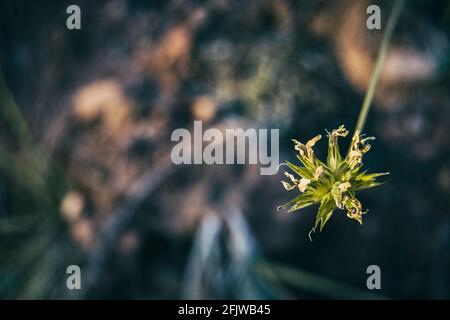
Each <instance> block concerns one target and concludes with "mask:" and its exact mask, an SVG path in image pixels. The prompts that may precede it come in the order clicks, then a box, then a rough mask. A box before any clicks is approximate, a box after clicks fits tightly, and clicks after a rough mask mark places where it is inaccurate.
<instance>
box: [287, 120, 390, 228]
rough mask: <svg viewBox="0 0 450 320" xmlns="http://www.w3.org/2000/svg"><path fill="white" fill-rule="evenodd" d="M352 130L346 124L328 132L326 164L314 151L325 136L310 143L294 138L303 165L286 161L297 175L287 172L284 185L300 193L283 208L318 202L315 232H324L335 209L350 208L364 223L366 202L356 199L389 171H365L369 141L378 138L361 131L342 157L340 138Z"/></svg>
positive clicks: (301, 206)
mask: <svg viewBox="0 0 450 320" xmlns="http://www.w3.org/2000/svg"><path fill="white" fill-rule="evenodd" d="M348 133H349V132H348V130H347V129H345V127H344V126H343V125H342V126H340V127H339V128H337V129H335V130H333V131H332V132H327V136H328V157H327V163H326V164H325V163H323V162H322V161H321V160H319V159H318V158H316V157H315V155H314V150H313V146H314V145H315V144H316V143H317V141H319V140H320V139H321V138H322V136H321V135H317V136H315V137H314V138H313V139H311V140H309V141H308V142H307V143H306V144H303V143H301V142H299V141H297V140H294V139H293V140H292V141H293V142H294V146H295V147H294V148H295V150H297V151H298V154H297V158H298V159H299V160H300V162H301V164H302V165H301V166H298V165H295V164H293V163H290V162H288V161H286V162H285V164H286V165H287V166H288V167H289V168H290V169H291V170H292V171H293V174H291V173H289V172H285V173H284V174H285V175H286V177H288V178H289V182H286V181H282V184H283V186H284V188H285V189H286V190H292V189H295V187H297V188H298V189H299V191H300V194H299V195H298V196H297V197H296V198H294V199H293V200H291V201H289V202H288V203H286V204H284V205H282V206H281V208H283V209H285V210H287V211H288V212H292V211H296V210H299V209H302V208H305V207H308V206H310V205H312V204H315V203H318V204H319V211H318V213H317V216H316V222H315V226H314V228H313V231H314V230H315V228H316V227H317V226H319V228H320V231H322V229H323V227H324V226H325V224H326V223H327V221H328V220H329V219H330V217H331V215H332V214H333V212H334V210H335V209H342V210H347V217H349V218H350V219H354V220H356V221H358V222H359V223H360V224H362V215H363V214H365V213H366V212H367V211H363V210H362V204H361V202H359V200H358V199H356V197H355V193H356V191H358V190H361V189H367V188H372V187H375V186H378V185H380V184H381V183H380V182H378V181H376V178H377V177H379V176H383V175H386V174H387V173H371V174H367V173H366V171H363V170H361V169H362V165H363V163H362V159H363V156H364V154H365V153H367V152H368V151H369V150H370V144H368V142H369V141H370V140H374V139H375V138H374V137H368V138H364V137H363V135H361V133H360V132H359V131H356V132H355V134H354V136H353V138H352V141H351V144H350V148H349V151H348V153H347V155H346V157H345V158H344V159H342V156H341V153H340V150H339V145H338V138H339V137H346V136H347V135H348Z"/></svg>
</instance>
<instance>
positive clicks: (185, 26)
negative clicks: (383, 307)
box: [0, 0, 450, 299]
mask: <svg viewBox="0 0 450 320" xmlns="http://www.w3.org/2000/svg"><path fill="white" fill-rule="evenodd" d="M70 4H77V5H79V6H80V8H81V26H82V28H81V30H68V29H67V28H66V19H67V17H68V15H67V14H66V8H67V7H68V6H69V5H70ZM369 4H378V5H379V6H380V8H381V18H382V26H383V27H384V26H385V24H386V21H387V17H388V15H389V13H390V10H391V7H392V1H373V2H372V1H371V2H370V3H369V2H368V1H365V0H345V1H344V0H339V1H319V0H315V1H314V0H299V1H293V0H258V1H245V2H242V1H232V0H210V1H196V0H172V1H166V0H148V1H138V0H134V1H131V0H130V1H125V0H123V1H122V0H111V1H81V0H80V1H50V0H45V1H39V2H37V1H31V0H30V1H22V0H19V1H12V0H11V1H1V3H0V71H1V73H0V298H32V299H46V298H56V299H65V298H75V299H92V298H108V299H117V298H125V299H163V298H175V299H177V298H200V299H202V298H212V299H215V298H233V299H249V298H252V299H291V298H300V299H302V298H326V299H335V298H357V299H364V298H426V299H440V298H450V200H449V198H450V197H449V196H450V161H449V160H450V144H449V141H450V139H449V133H448V128H449V127H450V91H449V80H450V64H449V63H450V61H449V43H448V40H449V37H448V36H449V32H450V3H449V2H448V1H444V0H437V1H425V0H417V1H407V2H406V6H405V8H404V10H403V12H402V14H401V17H400V20H399V23H398V25H397V27H396V29H395V31H394V36H393V39H392V43H391V48H390V51H389V53H388V56H387V60H386V64H385V67H384V69H383V72H382V74H381V78H380V82H379V87H378V88H377V93H376V97H375V100H374V105H373V108H372V110H371V112H370V114H369V117H368V120H367V123H366V126H365V131H366V133H367V134H369V135H374V136H376V137H377V140H376V141H375V142H374V144H373V146H372V150H371V151H370V152H369V153H368V154H367V156H366V158H365V164H366V166H367V168H368V169H369V170H370V171H372V172H385V171H389V172H390V173H391V174H390V175H389V176H387V178H386V179H385V180H386V184H385V185H383V186H381V187H379V188H376V189H372V190H369V191H363V192H361V193H360V195H359V198H360V200H361V202H362V203H363V205H364V207H365V208H368V209H370V212H369V213H368V214H367V215H365V216H364V223H363V225H361V226H360V225H359V224H358V223H356V222H355V221H353V220H349V219H348V218H347V217H346V216H345V213H344V212H343V211H336V212H335V214H334V215H333V217H332V218H331V220H330V221H329V222H328V224H327V226H326V228H325V229H324V231H323V232H321V233H319V232H316V233H315V234H314V235H313V241H312V242H311V241H310V240H309V239H308V232H309V231H310V229H311V227H312V226H313V224H314V219H315V214H316V210H317V208H316V207H309V208H307V209H304V210H301V211H298V212H296V213H293V214H287V213H283V212H277V211H276V207H277V206H278V205H280V204H282V203H285V202H286V201H287V200H289V199H291V198H292V197H293V194H292V193H289V192H286V191H285V190H284V189H283V188H282V185H281V183H280V180H281V179H282V175H281V174H278V175H273V176H261V175H260V174H259V166H257V165H212V166H207V165H184V166H174V165H173V164H172V162H171V161H170V152H171V148H172V147H173V145H174V143H172V142H171V141H170V135H171V133H172V131H173V130H174V129H176V128H188V129H191V128H192V125H193V121H194V120H202V121H203V124H204V127H205V128H206V127H215V128H279V129H280V161H283V160H290V161H295V150H294V149H293V146H292V143H291V141H290V139H291V138H295V139H298V140H300V141H303V142H305V141H307V140H308V139H310V138H311V137H313V136H315V135H317V134H324V133H325V129H328V130H331V129H333V128H337V127H338V126H339V125H341V124H344V125H346V127H347V128H350V129H351V130H353V128H354V126H355V123H356V120H357V117H358V113H359V109H360V106H361V103H362V100H363V98H364V94H365V91H366V88H367V84H368V81H369V78H370V76H371V71H372V68H373V65H374V60H375V58H376V53H377V50H378V47H379V43H380V38H381V35H382V31H378V30H374V31H369V30H367V28H366V17H367V15H366V8H367V6H368V5H369ZM325 145H326V143H325V142H324V141H322V143H319V145H318V146H317V152H318V154H319V156H322V157H323V156H324V155H326V146H325ZM347 145H348V144H347ZM347 145H346V144H345V143H344V144H343V145H342V146H341V147H342V148H346V147H347ZM343 150H344V149H343ZM73 264H76V265H79V266H80V267H81V272H82V290H79V291H77V290H75V291H69V290H67V288H66V278H67V276H68V275H67V274H66V268H67V266H69V265H73ZM372 264H376V265H379V266H380V268H381V286H382V289H381V290H374V291H369V290H367V288H366V279H367V277H368V275H367V274H366V268H367V267H368V266H369V265H372Z"/></svg>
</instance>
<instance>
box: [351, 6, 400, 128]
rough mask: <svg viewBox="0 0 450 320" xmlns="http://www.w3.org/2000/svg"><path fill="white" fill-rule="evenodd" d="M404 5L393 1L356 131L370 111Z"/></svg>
mask: <svg viewBox="0 0 450 320" xmlns="http://www.w3.org/2000/svg"><path fill="white" fill-rule="evenodd" d="M404 4H405V0H395V2H394V7H393V9H392V13H391V15H390V17H389V21H388V23H387V26H386V30H385V32H384V34H383V38H382V40H381V45H380V49H379V51H378V56H377V60H376V62H375V67H374V70H373V72H372V76H371V78H370V83H369V88H368V90H367V93H366V96H365V98H364V102H363V105H362V107H361V111H360V113H359V117H358V122H357V124H356V130H355V132H356V131H362V129H363V128H364V124H365V122H366V119H367V114H368V113H369V110H370V105H371V102H372V99H373V96H374V94H375V89H376V87H377V82H378V78H379V77H380V73H381V70H382V69H383V65H384V60H385V58H386V53H387V51H388V48H389V42H390V40H391V37H392V32H393V30H394V27H395V25H396V23H397V21H398V18H399V16H400V13H401V11H402V8H403V6H404Z"/></svg>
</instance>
